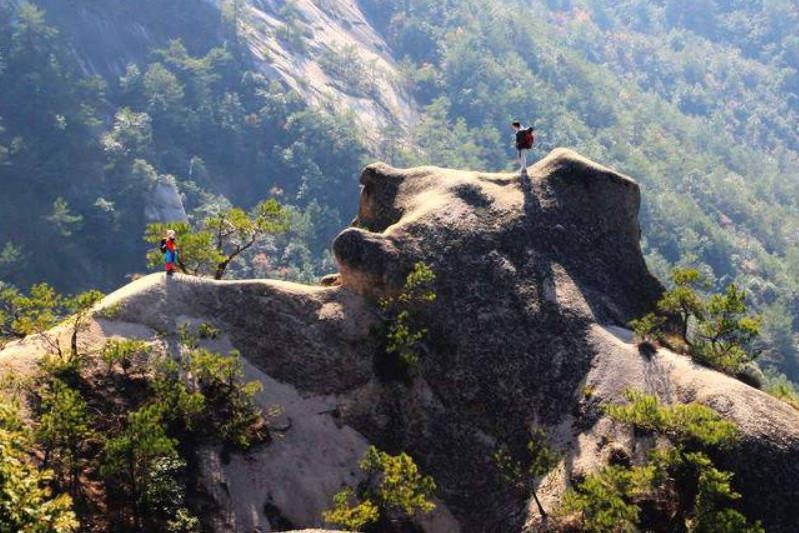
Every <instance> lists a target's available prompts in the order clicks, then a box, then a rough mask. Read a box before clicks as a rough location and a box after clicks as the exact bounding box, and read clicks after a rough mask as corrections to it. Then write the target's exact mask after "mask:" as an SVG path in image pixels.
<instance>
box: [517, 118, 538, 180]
mask: <svg viewBox="0 0 799 533" xmlns="http://www.w3.org/2000/svg"><path fill="white" fill-rule="evenodd" d="M511 127H512V128H513V131H514V134H513V145H514V146H515V147H516V152H517V155H518V157H519V165H520V166H521V173H522V174H527V150H529V149H530V148H532V147H533V144H534V143H535V134H534V133H533V132H534V131H535V128H532V127H530V128H524V127H522V123H521V122H519V121H518V120H514V121H513V122H512V123H511Z"/></svg>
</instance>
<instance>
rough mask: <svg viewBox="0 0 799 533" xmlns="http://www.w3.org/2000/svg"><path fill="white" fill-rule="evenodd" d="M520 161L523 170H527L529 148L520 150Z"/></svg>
mask: <svg viewBox="0 0 799 533" xmlns="http://www.w3.org/2000/svg"><path fill="white" fill-rule="evenodd" d="M519 163H520V164H521V171H522V172H527V150H519Z"/></svg>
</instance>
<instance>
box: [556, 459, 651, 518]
mask: <svg viewBox="0 0 799 533" xmlns="http://www.w3.org/2000/svg"><path fill="white" fill-rule="evenodd" d="M654 474H655V472H654V468H653V467H633V468H624V467H621V466H606V467H604V468H603V469H602V470H600V471H599V472H596V473H594V474H589V475H588V476H586V478H585V480H584V481H583V482H582V483H580V484H579V485H577V487H576V488H575V489H572V490H569V491H567V492H566V494H565V495H564V497H563V502H562V504H561V505H562V507H561V509H560V511H559V512H560V513H564V514H566V513H575V512H576V513H579V514H580V515H581V516H582V523H581V528H580V530H581V531H586V532H588V533H611V532H612V533H617V532H618V533H622V532H623V533H637V532H638V527H637V525H638V518H639V516H640V514H641V509H640V507H639V506H638V505H637V504H636V503H635V500H636V499H637V498H639V497H641V496H645V495H647V494H648V493H649V491H650V490H651V489H652V486H651V485H652V480H653V478H654Z"/></svg>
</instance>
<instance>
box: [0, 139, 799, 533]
mask: <svg viewBox="0 0 799 533" xmlns="http://www.w3.org/2000/svg"><path fill="white" fill-rule="evenodd" d="M362 183H363V185H364V188H363V192H362V198H361V207H360V210H359V213H358V217H357V218H356V220H355V222H354V225H353V227H352V228H347V229H346V230H344V231H343V232H342V233H341V235H339V237H338V238H337V239H336V241H335V243H334V245H333V250H334V253H335V256H336V259H337V260H338V262H339V264H340V266H341V273H340V281H341V285H340V286H333V287H307V286H302V285H296V284H291V283H283V282H276V281H266V282H264V281H231V282H215V281H211V280H200V279H197V278H191V277H187V276H182V275H176V276H175V277H174V278H172V279H167V278H166V277H165V276H164V275H163V274H155V275H152V276H149V277H146V278H143V279H141V280H138V281H135V282H134V283H132V284H130V285H128V286H126V287H124V288H122V289H120V291H117V292H116V293H114V294H113V295H111V296H109V297H108V298H107V299H106V300H105V301H104V302H103V304H102V306H103V307H109V306H116V305H117V304H118V305H119V308H118V309H117V308H116V307H115V309H116V310H117V313H116V314H115V317H114V319H113V320H98V321H97V322H96V323H94V324H93V325H92V329H91V336H92V338H93V339H95V341H96V342H97V343H100V342H101V341H102V340H103V338H104V337H106V336H110V335H116V334H120V332H121V331H136V332H139V333H137V334H138V335H140V334H141V330H142V329H147V328H151V330H150V331H161V332H164V333H166V334H167V336H166V338H167V339H169V338H171V335H172V334H174V332H175V330H176V328H177V325H178V323H179V321H181V320H185V319H186V318H187V317H188V318H192V319H195V320H210V321H212V322H213V323H214V325H215V326H217V327H218V328H219V329H220V330H222V331H223V332H224V335H225V339H226V342H229V343H230V345H231V346H232V347H235V348H237V349H239V350H241V352H242V355H243V356H244V357H245V358H246V359H247V361H248V363H249V365H251V366H252V369H251V370H252V372H253V374H252V375H259V374H257V372H260V373H263V374H264V375H265V377H263V378H262V379H263V380H264V381H265V382H267V383H271V382H270V381H269V380H276V381H277V382H279V383H281V384H283V385H281V387H282V386H286V387H289V386H290V389H285V390H286V391H287V392H286V394H285V395H284V396H282V398H284V399H283V400H282V401H284V402H286V403H288V402H289V401H290V402H291V403H292V411H291V412H292V413H294V414H293V416H294V417H297V418H298V419H300V418H302V419H304V421H303V423H302V424H298V425H297V427H298V428H302V431H299V430H298V431H297V432H296V433H295V434H294V437H291V436H290V433H291V430H289V431H288V433H287V437H286V438H287V439H290V438H295V439H300V441H302V442H298V443H297V445H296V446H285V445H284V446H280V447H276V448H275V453H276V454H277V453H278V452H279V453H285V454H287V455H285V457H286V461H288V464H297V465H314V466H312V467H309V468H312V469H318V470H319V476H314V475H312V474H313V472H311V473H310V474H309V472H307V471H306V472H302V473H297V475H296V477H294V474H293V472H294V471H295V470H296V469H292V468H286V467H285V465H282V466H281V467H280V468H278V467H277V466H274V464H273V461H275V460H276V459H275V457H272V456H270V455H269V454H270V451H269V448H268V447H267V448H265V449H263V450H261V451H259V452H258V454H259V455H253V456H252V457H251V459H252V460H251V461H248V460H247V458H246V457H243V458H242V460H241V461H238V462H233V463H231V464H232V465H233V466H231V467H229V468H227V469H225V468H224V467H223V466H217V467H213V466H211V467H209V468H208V469H207V474H206V478H207V479H208V480H211V481H213V480H214V479H217V478H216V477H214V476H219V478H220V479H233V478H235V479H236V480H237V481H236V482H235V483H229V484H228V485H226V486H228V487H229V486H236V487H239V488H238V489H236V490H239V491H241V492H246V493H247V495H246V497H242V501H241V502H239V503H236V501H237V500H236V497H235V494H234V495H233V496H229V497H227V498H229V499H228V500H225V498H226V496H224V495H221V494H218V495H217V498H218V500H219V504H220V509H224V510H225V512H228V513H232V514H231V515H229V516H228V518H229V519H230V520H232V522H230V523H234V524H256V523H260V524H263V523H264V522H263V520H264V517H263V516H260V515H258V516H256V515H257V513H256V514H252V512H251V510H252V509H256V508H257V505H258V503H259V499H258V497H255V496H253V493H254V494H256V495H257V494H258V490H260V489H259V487H260V488H262V487H268V486H273V485H270V483H272V484H274V483H282V481H281V480H284V481H285V484H284V485H285V486H288V487H299V488H297V489H296V491H297V492H301V493H303V494H308V497H307V498H306V500H307V503H305V504H302V503H301V502H299V501H291V502H289V503H285V502H286V499H287V497H288V496H287V495H290V494H291V491H286V490H277V489H275V491H274V494H273V501H274V502H281V501H282V502H284V503H283V504H282V505H283V507H284V509H282V511H285V513H286V514H287V515H288V514H290V515H291V516H293V517H295V520H297V523H294V525H295V526H296V527H316V526H319V525H321V524H319V523H306V522H307V521H310V520H311V518H310V517H314V516H319V513H321V511H322V509H321V508H320V507H321V506H322V504H321V503H320V502H323V501H326V497H327V496H332V492H333V489H334V486H335V485H336V484H337V482H338V481H337V480H346V479H351V476H350V472H351V471H357V467H356V465H355V464H354V461H355V458H356V457H357V456H358V454H359V452H360V450H361V449H362V447H363V446H364V445H365V444H366V443H367V442H368V443H373V444H375V445H377V446H378V447H380V448H383V449H385V450H387V451H389V452H391V453H396V452H399V451H406V452H408V453H410V454H411V455H412V456H413V457H414V458H415V459H416V461H417V462H418V463H419V464H420V465H421V467H422V468H423V470H425V471H426V472H428V473H430V474H432V475H433V476H434V477H435V479H436V482H437V484H438V487H439V491H438V497H439V498H440V500H441V505H439V511H438V513H439V514H437V515H436V516H435V517H433V518H432V519H431V520H430V521H428V522H426V524H424V527H425V530H426V531H429V532H436V533H438V532H441V531H457V530H458V528H459V527H460V529H461V530H463V531H467V532H471V531H503V532H505V531H519V530H521V529H522V528H524V527H525V526H527V527H528V528H533V527H535V526H536V524H537V519H538V517H537V514H536V510H535V505H532V506H531V505H528V503H529V502H527V501H526V500H524V499H519V498H517V497H514V496H513V495H512V494H511V493H510V492H509V490H508V488H507V487H506V486H505V485H503V483H502V482H501V480H500V479H499V476H498V475H497V473H496V470H495V468H494V466H493V464H492V460H491V454H492V452H493V450H494V447H495V445H496V443H498V442H507V443H510V444H511V445H515V446H520V445H522V444H523V442H524V440H525V437H526V434H527V428H528V426H529V424H531V423H536V424H539V425H543V426H545V427H546V428H547V430H548V432H549V433H550V435H551V436H552V437H553V438H554V439H555V440H557V442H558V443H559V444H560V446H561V447H562V448H563V449H564V450H565V452H566V455H565V459H564V461H563V462H562V464H561V465H560V466H559V467H558V468H556V469H555V471H554V472H553V473H552V474H551V475H550V476H548V477H547V479H546V480H544V481H543V482H542V484H541V486H540V488H539V495H540V496H541V498H542V500H543V501H544V504H545V505H546V506H547V507H549V508H552V507H554V506H555V505H556V504H557V502H558V500H559V498H560V496H561V494H562V493H563V491H564V490H565V488H566V487H567V486H568V482H569V480H570V479H572V478H573V476H575V475H579V474H583V473H585V472H589V471H591V470H594V469H597V468H599V467H600V466H601V465H602V464H603V463H604V462H605V461H607V459H608V458H609V457H610V456H611V455H616V456H619V455H624V456H629V457H640V456H641V454H642V450H643V449H644V448H645V443H643V442H641V441H639V440H637V439H636V437H635V436H634V435H633V434H632V433H631V432H630V431H629V430H628V429H627V428H623V427H619V426H617V425H615V424H613V423H612V422H611V421H610V420H608V419H607V418H605V417H603V416H602V414H601V411H600V410H599V409H598V408H597V406H598V405H599V403H600V402H604V401H620V400H621V399H622V397H623V392H624V390H625V389H626V388H630V387H632V388H638V389H642V390H645V391H648V392H651V393H657V394H658V395H659V396H660V398H661V399H662V400H664V401H666V402H687V401H692V400H698V401H701V402H704V403H706V404H707V405H709V406H710V407H712V408H713V409H716V410H717V411H718V412H720V413H721V414H722V415H724V416H725V417H728V418H729V419H731V420H733V421H735V422H736V423H737V424H738V425H739V427H740V429H741V435H742V439H741V443H740V445H739V446H738V447H737V448H736V449H735V450H733V451H731V452H730V453H728V454H727V455H726V456H725V457H723V458H721V459H722V460H723V464H724V466H725V467H726V468H729V469H732V470H733V471H734V472H735V478H734V482H735V487H736V489H738V490H739V491H740V492H742V493H743V496H744V498H743V502H744V503H743V505H744V508H745V511H747V513H748V514H750V515H751V516H752V517H754V518H758V519H762V520H763V522H764V525H765V526H766V528H767V530H768V531H769V532H776V533H788V532H793V531H796V530H797V523H798V522H799V520H797V517H796V514H795V512H794V505H795V502H796V501H799V481H797V480H799V415H798V414H797V413H796V412H795V411H794V410H793V409H792V408H790V407H789V406H787V405H786V404H784V403H782V402H780V401H778V400H776V399H775V398H772V397H771V396H768V395H767V394H764V393H762V392H760V391H758V390H756V389H754V388H752V387H749V386H748V385H746V384H744V383H742V382H740V381H737V380H735V379H732V378H730V377H727V376H724V375H722V374H719V373H717V372H714V371H711V370H708V369H706V368H702V367H699V366H697V365H695V364H694V363H692V362H691V361H690V360H689V359H688V358H686V357H683V356H680V355H677V354H674V353H671V352H668V351H665V350H661V351H659V352H658V353H656V354H654V355H653V356H651V357H646V356H643V355H641V354H640V353H639V352H638V350H637V347H636V346H634V345H632V344H631V337H630V334H629V332H628V331H626V330H625V329H624V328H625V324H626V323H627V322H628V321H629V320H630V319H631V318H634V317H636V316H639V315H641V314H643V313H645V312H647V311H649V310H651V309H652V308H653V306H654V303H655V301H656V300H657V298H658V297H659V295H660V294H661V292H662V290H663V289H662V287H661V285H660V283H659V282H658V281H657V280H656V279H654V278H653V277H652V276H651V275H650V274H649V272H648V271H647V269H646V266H645V264H644V261H643V257H642V254H641V250H640V246H639V237H640V230H639V225H638V210H639V206H640V191H639V187H638V185H637V184H636V183H635V182H634V181H632V180H631V179H629V178H627V177H624V176H622V175H620V174H618V173H616V172H613V171H611V170H609V169H606V168H604V167H601V166H599V165H597V164H595V163H592V162H590V161H588V160H586V159H584V158H582V157H580V156H578V155H577V154H575V153H573V152H570V151H568V150H556V151H555V152H553V153H552V154H550V155H549V156H548V157H547V158H545V159H544V160H543V161H541V162H539V163H538V164H536V165H535V166H534V167H532V168H530V171H529V178H528V177H525V178H520V177H519V176H518V175H511V174H483V173H475V172H465V171H455V170H446V169H438V168H432V167H431V168H418V169H411V170H397V169H392V168H389V167H387V166H385V165H382V164H380V165H373V166H370V167H368V168H367V169H366V170H365V171H364V174H363V177H362ZM417 261H424V262H426V263H427V264H429V265H430V266H431V268H432V269H433V270H434V272H435V273H436V281H435V291H436V293H437V295H438V298H437V299H436V301H435V303H434V304H432V305H431V306H430V307H429V308H428V309H426V310H422V311H421V313H422V315H421V316H422V319H423V320H424V323H425V325H426V326H427V327H428V329H429V332H430V334H429V338H428V340H427V342H426V346H425V349H424V353H423V357H422V359H421V364H420V368H419V370H418V375H417V376H416V377H415V378H414V379H412V380H404V381H403V380H401V379H396V376H392V375H391V374H390V372H389V373H386V372H385V369H384V366H385V361H386V357H387V356H386V355H385V354H384V353H383V351H382V350H381V340H380V339H379V338H378V336H377V335H376V334H375V331H376V330H377V328H376V326H379V325H380V322H381V319H380V315H379V311H378V309H377V306H376V305H375V299H376V298H377V297H379V296H381V295H383V294H387V293H391V292H394V291H396V290H398V289H399V288H400V287H401V285H402V282H403V280H404V277H405V276H406V275H407V273H408V272H409V271H410V270H411V269H412V266H413V264H414V263H415V262H417ZM123 325H125V327H123ZM153 335H154V333H153ZM34 344H35V343H34V341H29V342H28V343H27V344H16V345H11V346H9V347H8V348H7V349H6V350H4V351H2V352H0V362H8V361H9V360H12V361H13V360H19V361H25V364H20V365H19V366H18V368H19V369H20V370H24V369H25V368H28V367H30V366H31V365H32V363H31V361H32V358H33V357H34V355H35V354H38V353H39V352H37V351H35V347H34ZM248 368H250V367H249V366H248ZM256 371H257V372H256ZM586 390H590V391H591V393H590V394H586V393H585V391H586ZM275 391H276V392H277V388H276V387H275ZM285 398H289V399H290V400H287V399H285ZM322 404H323V405H324V406H325V407H324V409H321V410H320V411H322V412H320V413H317V412H316V410H315V408H312V407H313V406H315V405H322ZM328 407H329V409H328ZM327 411H329V412H327ZM334 414H335V417H334V418H335V424H333V423H332V421H331V419H330V417H333V416H334ZM313 417H322V418H321V419H319V420H317V421H314V420H313ZM326 417H327V418H326ZM340 428H348V429H346V430H342V429H340ZM303 435H307V437H306V436H303ZM288 442H290V441H287V443H288ZM309 442H324V443H325V445H328V444H330V445H331V446H333V447H334V448H335V450H333V451H331V452H330V453H328V454H327V456H328V457H331V458H334V459H333V460H331V461H330V462H329V463H325V462H324V461H323V460H320V458H319V457H314V453H315V449H316V448H320V449H321V447H322V445H319V446H308V443H309ZM344 448H346V449H344ZM247 465H249V467H248V466H247ZM269 465H273V466H269ZM214 472H216V473H214ZM242 472H243V473H242ZM275 472H279V478H280V479H279V480H267V479H266V478H268V477H269V476H270V475H273V474H275ZM231 476H232V477H231ZM241 476H246V477H245V478H242V477H241ZM314 480H317V481H314ZM315 483H316V485H314V484H315ZM297 484H299V485H297ZM281 486H282V485H281ZM242 487H243V488H242ZM248 487H249V488H248ZM252 487H255V489H257V490H255V489H252ZM264 497H266V495H264ZM225 501H227V502H228V503H227V504H225ZM264 502H266V500H264ZM276 505H277V503H276ZM450 511H451V513H452V514H450ZM259 512H260V511H259ZM452 515H454V518H452ZM253 517H255V518H253ZM455 519H457V522H456V520H455ZM252 520H255V521H254V522H253V521H252ZM259 521H260V522H259Z"/></svg>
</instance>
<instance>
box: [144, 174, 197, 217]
mask: <svg viewBox="0 0 799 533" xmlns="http://www.w3.org/2000/svg"><path fill="white" fill-rule="evenodd" d="M144 216H145V218H146V219H147V222H184V221H186V220H187V217H186V210H185V209H184V208H183V202H182V201H181V199H180V192H178V188H177V185H175V181H174V180H171V179H168V178H162V179H161V180H160V181H159V182H158V184H157V185H155V187H153V188H152V190H151V191H150V192H149V194H148V198H147V205H146V206H145V208H144Z"/></svg>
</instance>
